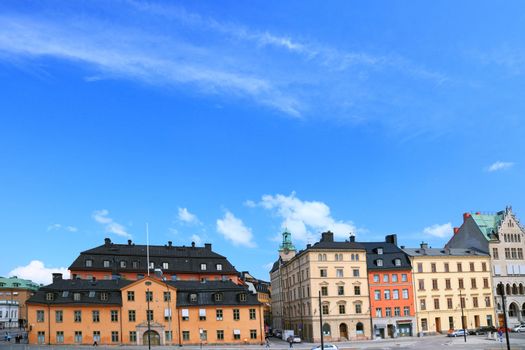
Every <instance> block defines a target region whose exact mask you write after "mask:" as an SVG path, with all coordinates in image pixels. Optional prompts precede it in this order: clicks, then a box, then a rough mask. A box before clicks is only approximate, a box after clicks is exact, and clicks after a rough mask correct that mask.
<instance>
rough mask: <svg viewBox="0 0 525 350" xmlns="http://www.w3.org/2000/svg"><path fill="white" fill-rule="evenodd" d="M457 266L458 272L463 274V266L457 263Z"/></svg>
mask: <svg viewBox="0 0 525 350" xmlns="http://www.w3.org/2000/svg"><path fill="white" fill-rule="evenodd" d="M457 266H458V272H463V265H462V264H461V263H460V262H458V263H457Z"/></svg>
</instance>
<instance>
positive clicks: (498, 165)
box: [487, 161, 514, 172]
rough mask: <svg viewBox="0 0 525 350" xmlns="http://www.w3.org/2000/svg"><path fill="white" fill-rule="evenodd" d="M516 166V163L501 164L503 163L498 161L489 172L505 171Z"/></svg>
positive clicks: (489, 168) (490, 167)
mask: <svg viewBox="0 0 525 350" xmlns="http://www.w3.org/2000/svg"><path fill="white" fill-rule="evenodd" d="M513 166H514V163H513V162H501V161H497V162H495V163H492V164H491V165H490V166H489V167H488V168H487V170H488V171H489V172H493V171H498V170H505V169H509V168H512V167H513Z"/></svg>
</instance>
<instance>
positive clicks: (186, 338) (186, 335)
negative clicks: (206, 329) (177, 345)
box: [182, 331, 190, 341]
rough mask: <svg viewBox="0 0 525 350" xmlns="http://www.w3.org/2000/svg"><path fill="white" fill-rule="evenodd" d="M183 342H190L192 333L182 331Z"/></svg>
mask: <svg viewBox="0 0 525 350" xmlns="http://www.w3.org/2000/svg"><path fill="white" fill-rule="evenodd" d="M182 340H186V341H188V340H190V331H182Z"/></svg>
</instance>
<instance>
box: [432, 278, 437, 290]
mask: <svg viewBox="0 0 525 350" xmlns="http://www.w3.org/2000/svg"><path fill="white" fill-rule="evenodd" d="M437 289H438V280H437V279H432V290H437Z"/></svg>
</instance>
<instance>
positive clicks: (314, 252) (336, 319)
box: [271, 232, 371, 342]
mask: <svg viewBox="0 0 525 350" xmlns="http://www.w3.org/2000/svg"><path fill="white" fill-rule="evenodd" d="M288 240H289V233H287V232H285V234H283V244H282V245H281V249H280V251H279V253H280V256H279V260H278V261H277V262H276V263H275V264H274V268H273V269H272V271H271V279H272V310H274V311H273V312H274V325H278V327H280V326H281V325H282V328H280V329H291V330H294V333H295V334H298V335H299V336H300V337H301V338H304V339H305V340H308V341H311V342H319V341H320V338H321V329H322V332H323V336H324V339H325V340H326V341H339V340H349V339H352V340H355V339H370V337H371V325H370V304H369V295H368V279H367V273H366V271H367V270H366V250H365V248H364V246H363V245H362V244H359V243H356V242H354V241H353V237H351V241H346V242H336V241H334V236H333V233H332V232H324V233H323V234H322V237H321V240H320V241H319V242H317V243H315V244H313V245H307V247H306V249H305V250H302V251H299V252H297V253H295V249H293V250H291V249H289V246H290V245H289V243H290V242H289V241H288ZM283 246H284V247H283ZM287 255H288V256H287ZM274 281H279V283H278V284H277V288H276V286H275V285H273V282H274ZM274 292H276V293H279V295H276V293H274ZM274 300H275V302H274ZM278 311H280V315H279V316H280V317H279V320H276V316H275V314H276V313H277V312H278ZM321 313H322V319H323V321H322V325H321V323H320V314H321ZM279 323H280V324H279Z"/></svg>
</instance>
